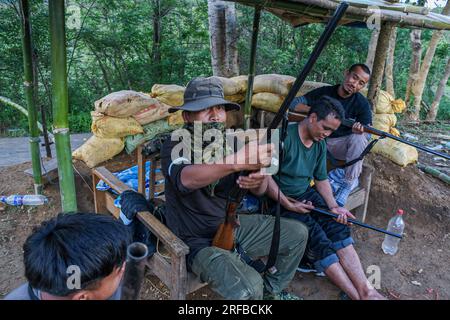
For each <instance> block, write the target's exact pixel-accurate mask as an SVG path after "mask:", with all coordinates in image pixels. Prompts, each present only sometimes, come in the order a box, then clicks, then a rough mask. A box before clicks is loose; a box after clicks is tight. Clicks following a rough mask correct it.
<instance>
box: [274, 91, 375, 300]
mask: <svg viewBox="0 0 450 320" xmlns="http://www.w3.org/2000/svg"><path fill="white" fill-rule="evenodd" d="M343 118H344V109H343V107H342V105H341V103H340V102H339V101H337V100H336V99H334V98H331V97H328V96H324V97H322V98H321V99H319V100H317V101H316V102H314V103H313V104H312V105H311V110H310V111H309V114H308V117H307V118H306V119H305V120H303V121H302V122H300V123H291V124H289V125H288V127H287V136H286V139H285V141H284V151H283V160H282V165H281V172H280V174H279V175H276V176H274V177H273V179H270V182H269V190H270V191H269V192H268V193H267V194H268V195H270V196H271V197H272V199H274V200H275V199H276V197H273V196H272V195H276V194H277V191H278V186H279V187H280V189H281V193H280V204H281V206H282V207H283V208H282V210H281V214H282V216H283V217H286V218H292V219H295V220H298V221H301V222H303V223H304V224H306V225H307V227H308V231H309V238H308V245H307V249H306V254H305V258H307V259H308V260H309V261H310V262H311V263H313V264H314V267H315V269H316V270H317V271H318V272H324V273H325V274H326V275H327V276H328V277H329V278H330V280H331V281H332V282H334V283H335V284H336V285H337V286H338V287H339V288H340V289H342V290H343V291H344V292H345V293H346V294H347V296H349V297H350V298H351V299H383V298H384V297H383V296H382V295H380V294H379V293H378V292H377V291H376V290H375V289H374V288H373V287H371V286H370V285H369V282H368V281H367V278H366V276H365V274H364V271H363V268H362V266H361V262H360V260H359V257H358V255H357V253H356V251H355V249H354V247H353V243H354V241H353V239H352V237H351V234H350V228H349V227H348V224H347V219H348V217H350V218H355V217H354V216H353V215H352V214H351V213H350V212H349V211H348V210H347V209H345V208H343V207H340V206H339V205H338V204H337V203H336V200H335V198H334V196H333V192H332V189H331V186H330V183H329V181H328V178H327V168H326V154H327V147H326V142H325V138H327V137H328V136H329V135H331V134H332V133H333V132H334V131H335V130H337V129H338V128H339V126H340V125H341V122H342V119H343ZM312 181H314V188H312V187H311V182H312ZM314 207H320V208H324V209H327V210H330V211H331V212H334V213H336V214H338V215H339V218H338V219H337V220H334V219H332V218H330V217H328V216H325V215H321V214H319V213H315V212H311V211H310V210H311V209H314Z"/></svg>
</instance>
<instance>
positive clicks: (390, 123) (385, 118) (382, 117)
mask: <svg viewBox="0 0 450 320" xmlns="http://www.w3.org/2000/svg"><path fill="white" fill-rule="evenodd" d="M375 123H381V124H383V127H385V126H387V127H389V128H392V127H395V125H396V124H397V117H396V116H395V114H388V113H386V114H374V115H373V126H374V127H375V128H376V129H379V130H382V129H380V128H377V127H376V126H375ZM383 131H385V130H383ZM387 132H389V130H388V131H387Z"/></svg>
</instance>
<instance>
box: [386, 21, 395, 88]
mask: <svg viewBox="0 0 450 320" xmlns="http://www.w3.org/2000/svg"><path fill="white" fill-rule="evenodd" d="M396 40H397V28H396V27H395V28H394V30H393V31H392V34H391V37H390V38H389V49H388V53H387V59H386V70H385V73H384V77H385V79H386V91H387V92H388V93H389V94H390V95H392V96H393V97H395V90H394V72H393V70H394V54H395V41H396Z"/></svg>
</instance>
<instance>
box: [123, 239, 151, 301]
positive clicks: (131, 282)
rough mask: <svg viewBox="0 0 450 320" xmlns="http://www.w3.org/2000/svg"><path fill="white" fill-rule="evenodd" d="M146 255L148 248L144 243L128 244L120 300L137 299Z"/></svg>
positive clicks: (142, 278)
mask: <svg viewBox="0 0 450 320" xmlns="http://www.w3.org/2000/svg"><path fill="white" fill-rule="evenodd" d="M147 257H148V248H147V246H146V245H145V244H143V243H141V242H133V243H132V244H130V245H129V246H128V248H127V263H126V266H125V274H124V277H123V286H122V296H121V300H138V299H139V293H140V291H141V286H142V281H143V280H144V274H145V263H146V260H147Z"/></svg>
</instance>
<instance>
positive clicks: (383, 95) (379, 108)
mask: <svg viewBox="0 0 450 320" xmlns="http://www.w3.org/2000/svg"><path fill="white" fill-rule="evenodd" d="M392 101H394V97H392V96H391V95H390V94H389V93H388V92H386V91H384V90H380V91H379V92H378V98H377V101H376V103H375V113H377V114H386V113H390V114H392V113H394V110H392V105H391V103H392Z"/></svg>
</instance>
